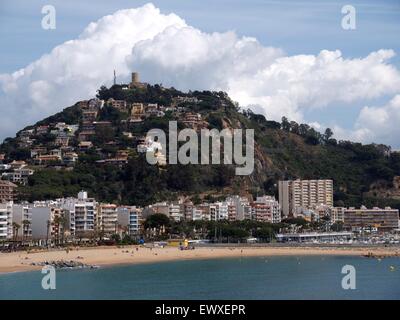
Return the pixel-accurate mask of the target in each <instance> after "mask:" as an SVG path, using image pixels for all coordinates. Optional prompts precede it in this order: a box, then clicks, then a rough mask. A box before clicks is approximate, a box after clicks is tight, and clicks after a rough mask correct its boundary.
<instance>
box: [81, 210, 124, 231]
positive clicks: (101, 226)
mask: <svg viewBox="0 0 400 320" xmlns="http://www.w3.org/2000/svg"><path fill="white" fill-rule="evenodd" d="M75 219H76V217H75ZM75 223H76V221H75ZM97 229H98V230H100V231H102V232H104V233H105V234H107V235H111V234H114V233H117V232H118V211H117V206H116V205H115V204H109V203H107V204H105V203H102V204H100V205H99V206H97Z"/></svg>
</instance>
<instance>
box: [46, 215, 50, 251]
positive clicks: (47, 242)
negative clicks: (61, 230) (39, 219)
mask: <svg viewBox="0 0 400 320" xmlns="http://www.w3.org/2000/svg"><path fill="white" fill-rule="evenodd" d="M50 226H51V222H50V220H47V221H46V227H47V233H46V246H47V248H48V247H49V236H50Z"/></svg>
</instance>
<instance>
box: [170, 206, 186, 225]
mask: <svg viewBox="0 0 400 320" xmlns="http://www.w3.org/2000/svg"><path fill="white" fill-rule="evenodd" d="M168 216H169V217H170V218H171V219H174V220H175V221H181V220H183V219H184V207H183V204H181V203H179V202H172V203H170V205H169V207H168Z"/></svg>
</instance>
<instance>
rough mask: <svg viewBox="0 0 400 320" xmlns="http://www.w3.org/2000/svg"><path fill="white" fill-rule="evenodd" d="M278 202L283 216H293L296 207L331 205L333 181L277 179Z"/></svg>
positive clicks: (307, 207) (306, 207) (308, 207)
mask: <svg viewBox="0 0 400 320" xmlns="http://www.w3.org/2000/svg"><path fill="white" fill-rule="evenodd" d="M279 204H280V206H281V210H282V215H283V217H288V216H293V215H294V214H295V212H296V208H297V207H301V208H304V209H310V208H311V207H312V206H313V205H317V204H324V205H327V206H333V181H332V180H329V179H326V180H287V181H279Z"/></svg>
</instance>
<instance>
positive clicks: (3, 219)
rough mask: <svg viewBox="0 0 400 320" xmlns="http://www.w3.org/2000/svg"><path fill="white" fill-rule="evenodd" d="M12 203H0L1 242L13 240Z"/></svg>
mask: <svg viewBox="0 0 400 320" xmlns="http://www.w3.org/2000/svg"><path fill="white" fill-rule="evenodd" d="M12 205H13V203H12V201H10V202H4V203H0V240H7V239H12V237H13V229H12V219H13V211H12Z"/></svg>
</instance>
